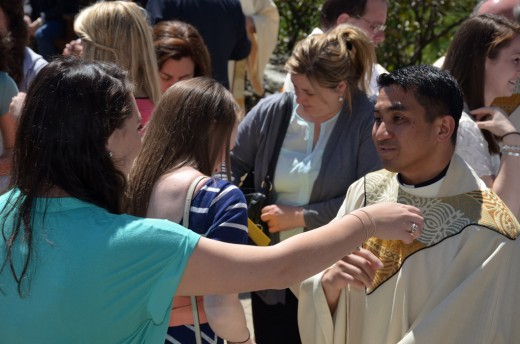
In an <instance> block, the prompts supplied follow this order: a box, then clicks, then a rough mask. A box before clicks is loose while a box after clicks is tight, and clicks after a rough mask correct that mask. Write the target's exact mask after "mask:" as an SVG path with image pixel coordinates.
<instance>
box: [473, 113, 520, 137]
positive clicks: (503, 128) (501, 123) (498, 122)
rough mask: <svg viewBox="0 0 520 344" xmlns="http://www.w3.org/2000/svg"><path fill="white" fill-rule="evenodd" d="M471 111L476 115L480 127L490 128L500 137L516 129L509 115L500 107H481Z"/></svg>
mask: <svg viewBox="0 0 520 344" xmlns="http://www.w3.org/2000/svg"><path fill="white" fill-rule="evenodd" d="M470 113H471V115H472V116H474V117H475V120H476V122H477V125H478V127H479V128H480V129H485V130H488V131H489V132H491V133H493V134H494V135H496V136H498V137H502V136H504V135H505V134H507V133H511V132H513V131H516V128H515V126H514V125H513V123H511V121H510V120H509V118H508V116H507V115H506V114H505V113H504V111H502V109H500V108H498V107H493V106H488V107H481V108H478V109H475V110H472V111H471V112H470Z"/></svg>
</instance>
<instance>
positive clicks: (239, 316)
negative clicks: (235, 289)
mask: <svg viewBox="0 0 520 344" xmlns="http://www.w3.org/2000/svg"><path fill="white" fill-rule="evenodd" d="M204 310H205V311H206V318H207V319H208V323H209V325H210V326H211V328H212V329H213V331H214V332H215V333H216V334H217V335H218V336H219V337H221V338H224V339H225V340H226V341H228V342H243V341H245V340H246V339H247V338H248V337H249V330H248V328H247V322H246V317H245V313H244V308H243V307H242V304H241V303H240V300H239V299H238V295H237V294H224V295H209V296H205V297H204Z"/></svg>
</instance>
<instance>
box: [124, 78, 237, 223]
mask: <svg viewBox="0 0 520 344" xmlns="http://www.w3.org/2000/svg"><path fill="white" fill-rule="evenodd" d="M238 111H239V107H238V105H237V103H236V102H235V100H234V99H233V96H232V95H231V93H230V92H229V91H228V90H226V89H225V88H224V87H223V86H222V85H220V84H219V83H218V82H216V81H214V80H212V79H209V78H206V77H198V78H193V79H190V80H184V81H180V82H178V83H175V84H174V85H172V86H171V87H170V88H169V89H168V90H167V91H166V92H165V93H164V94H163V96H162V98H161V100H160V101H159V104H157V106H156V108H155V111H154V114H153V116H152V119H151V120H150V122H149V123H148V126H147V128H146V134H145V136H144V140H143V145H142V148H141V152H140V154H139V155H138V156H137V159H136V160H135V162H134V166H133V168H132V171H131V172H130V177H129V182H128V190H127V193H126V202H127V204H126V206H125V208H126V211H127V212H128V213H129V214H133V215H137V216H146V211H147V209H148V204H149V200H150V196H151V194H152V189H153V186H154V184H155V182H156V181H157V180H158V179H159V178H160V177H161V176H162V175H164V174H165V173H167V172H170V171H173V170H175V169H178V168H181V167H184V166H191V167H193V168H195V169H197V170H198V171H200V172H201V173H203V174H205V175H208V176H209V175H211V174H212V173H213V168H214V166H215V164H216V163H217V161H218V159H219V158H220V157H221V156H222V152H225V164H226V166H227V171H228V172H227V173H228V177H229V167H230V164H229V148H230V147H229V139H230V137H231V133H232V131H233V128H234V126H235V124H236V122H237V118H238V117H237V115H238Z"/></svg>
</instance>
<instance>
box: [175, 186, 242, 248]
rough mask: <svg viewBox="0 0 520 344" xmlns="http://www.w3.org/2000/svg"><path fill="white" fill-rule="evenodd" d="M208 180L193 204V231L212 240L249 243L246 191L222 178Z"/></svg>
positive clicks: (191, 210) (191, 220)
mask: <svg viewBox="0 0 520 344" xmlns="http://www.w3.org/2000/svg"><path fill="white" fill-rule="evenodd" d="M205 181H207V182H206V185H204V186H203V187H202V189H201V190H200V191H199V192H198V193H197V194H196V195H195V198H193V200H192V201H191V208H190V221H189V227H190V229H191V230H192V231H194V232H196V233H198V234H200V235H203V236H205V237H207V238H208V239H214V240H219V241H224V242H228V243H235V244H246V243H247V204H246V200H245V198H244V195H243V194H242V191H240V189H238V188H237V187H236V186H235V185H233V184H231V183H230V182H228V181H225V180H222V179H217V178H210V179H206V180H205ZM180 223H182V220H181V221H180Z"/></svg>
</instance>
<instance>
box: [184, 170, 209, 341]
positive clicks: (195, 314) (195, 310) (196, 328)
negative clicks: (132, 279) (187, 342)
mask: <svg viewBox="0 0 520 344" xmlns="http://www.w3.org/2000/svg"><path fill="white" fill-rule="evenodd" d="M204 178H206V176H199V177H197V178H195V179H194V180H193V181H192V182H191V184H190V187H189V189H188V193H187V194H186V204H185V205H184V216H183V217H182V225H183V226H184V227H186V228H189V227H188V226H189V224H190V207H191V200H192V199H193V194H194V193H195V190H196V188H197V185H199V183H200V181H201V180H202V179H204ZM190 300H191V311H192V312H193V327H194V331H195V342H196V343H197V344H202V334H201V332H200V320H199V309H198V308H197V298H196V297H195V296H190Z"/></svg>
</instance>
